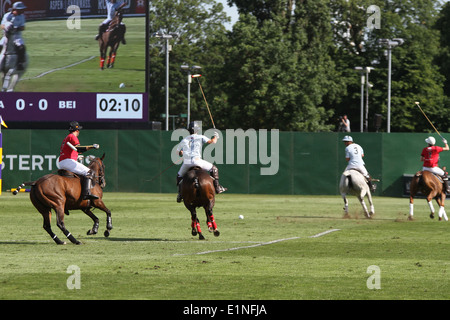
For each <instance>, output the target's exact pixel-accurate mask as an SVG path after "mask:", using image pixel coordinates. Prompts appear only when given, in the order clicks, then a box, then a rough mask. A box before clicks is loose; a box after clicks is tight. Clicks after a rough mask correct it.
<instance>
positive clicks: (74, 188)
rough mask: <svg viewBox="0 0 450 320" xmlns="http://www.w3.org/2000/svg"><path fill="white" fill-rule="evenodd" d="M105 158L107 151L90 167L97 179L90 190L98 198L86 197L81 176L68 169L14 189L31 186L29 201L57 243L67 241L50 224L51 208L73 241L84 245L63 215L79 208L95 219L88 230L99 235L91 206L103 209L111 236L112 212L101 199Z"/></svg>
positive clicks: (66, 234) (65, 232) (62, 228)
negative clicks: (84, 197) (90, 198)
mask: <svg viewBox="0 0 450 320" xmlns="http://www.w3.org/2000/svg"><path fill="white" fill-rule="evenodd" d="M104 158H105V154H103V156H102V157H101V158H98V157H97V158H94V159H93V160H92V161H91V163H90V164H89V166H88V167H89V169H90V170H91V171H92V173H93V177H94V181H95V185H94V187H93V188H92V190H91V193H92V194H94V195H96V196H97V197H98V199H95V200H83V197H82V195H81V190H82V188H81V181H80V177H79V176H77V175H75V174H73V173H72V172H69V171H66V170H60V172H59V174H47V175H45V176H43V177H41V178H39V179H38V180H36V181H34V182H25V183H23V184H21V185H20V186H19V187H17V190H16V191H15V192H14V194H17V193H18V192H19V190H20V189H21V188H22V187H23V186H25V185H31V190H30V200H31V202H32V203H33V205H34V206H35V207H36V209H37V210H38V211H39V213H40V214H41V215H42V217H43V218H44V225H43V227H44V230H45V231H47V233H48V234H49V235H50V237H51V238H52V239H53V240H54V241H55V242H56V243H57V244H66V243H65V242H64V241H61V240H60V239H59V238H58V237H57V236H56V235H55V234H54V233H53V231H52V228H51V225H50V219H51V210H52V209H53V210H54V211H55V213H56V225H57V226H58V227H59V228H60V229H61V231H62V232H63V233H64V235H65V236H66V237H67V238H68V239H69V240H70V241H71V242H72V243H74V244H81V242H80V241H78V240H77V239H75V237H74V236H73V234H71V233H70V232H69V230H67V228H66V226H65V224H64V214H67V215H69V210H76V209H80V210H82V211H83V212H84V213H85V214H87V215H88V216H89V217H90V218H91V219H92V220H93V221H94V226H93V227H92V229H90V230H88V232H87V234H88V235H93V234H96V233H97V232H98V225H99V220H98V218H97V217H96V216H95V215H94V214H93V213H92V211H91V208H98V209H100V210H102V211H104V212H105V213H106V231H105V232H104V236H105V237H108V236H109V235H110V231H111V229H112V228H113V226H112V220H111V211H110V210H109V209H108V208H107V207H106V206H105V204H104V203H103V200H102V197H103V188H104V187H105V186H106V180H105V165H104V163H103V159H104Z"/></svg>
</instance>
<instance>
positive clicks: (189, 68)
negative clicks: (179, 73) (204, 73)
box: [180, 63, 202, 126]
mask: <svg viewBox="0 0 450 320" xmlns="http://www.w3.org/2000/svg"><path fill="white" fill-rule="evenodd" d="M180 68H181V69H182V70H184V71H186V72H187V76H188V91H187V125H188V126H189V123H190V122H191V83H192V78H193V77H198V76H200V75H197V74H194V75H192V72H193V71H194V72H196V71H198V70H200V69H201V68H202V67H200V66H189V65H188V64H187V63H183V64H182V65H181V66H180Z"/></svg>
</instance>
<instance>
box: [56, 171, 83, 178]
mask: <svg viewBox="0 0 450 320" xmlns="http://www.w3.org/2000/svg"><path fill="white" fill-rule="evenodd" d="M58 176H61V177H67V178H78V179H81V178H82V177H81V176H80V175H78V174H76V173H73V172H72V171H69V170H66V169H59V170H58Z"/></svg>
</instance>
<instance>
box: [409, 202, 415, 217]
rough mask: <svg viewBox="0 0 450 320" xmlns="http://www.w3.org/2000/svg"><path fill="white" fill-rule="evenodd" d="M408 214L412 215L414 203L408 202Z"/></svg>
mask: <svg viewBox="0 0 450 320" xmlns="http://www.w3.org/2000/svg"><path fill="white" fill-rule="evenodd" d="M409 215H410V216H411V217H412V216H413V215H414V203H410V204H409Z"/></svg>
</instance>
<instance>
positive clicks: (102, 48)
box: [100, 43, 107, 70]
mask: <svg viewBox="0 0 450 320" xmlns="http://www.w3.org/2000/svg"><path fill="white" fill-rule="evenodd" d="M106 50H107V48H106V45H105V44H104V43H102V44H101V45H100V69H101V70H103V69H105V59H106Z"/></svg>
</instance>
